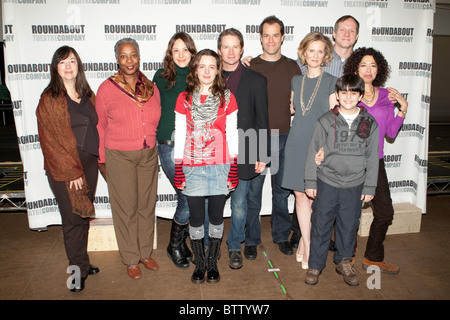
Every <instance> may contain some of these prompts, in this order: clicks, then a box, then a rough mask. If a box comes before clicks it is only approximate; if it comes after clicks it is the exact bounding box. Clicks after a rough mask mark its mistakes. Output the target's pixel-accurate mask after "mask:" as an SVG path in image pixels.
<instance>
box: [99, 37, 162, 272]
mask: <svg viewBox="0 0 450 320" xmlns="http://www.w3.org/2000/svg"><path fill="white" fill-rule="evenodd" d="M114 50H115V55H116V59H117V63H118V64H119V71H118V72H117V73H116V74H115V75H113V76H111V77H109V78H108V79H106V80H105V81H104V82H103V83H102V84H101V85H100V87H99V89H98V92H97V101H96V105H95V108H96V110H97V114H98V125H97V129H98V133H99V137H100V146H99V162H100V163H105V166H106V177H107V181H108V190H109V197H110V202H111V211H112V215H113V219H114V229H115V232H116V238H117V244H118V247H119V251H120V255H121V257H122V262H123V263H124V264H125V265H127V266H128V268H127V271H128V275H129V276H130V277H131V278H133V279H139V278H141V271H140V269H139V263H142V264H143V265H144V266H145V267H146V268H148V269H151V270H155V269H158V268H159V267H158V264H157V263H156V261H154V260H153V259H152V258H150V256H151V254H152V251H153V234H154V220H155V206H156V196H157V195H156V192H157V184H158V151H157V148H156V129H157V127H158V123H159V119H160V117H161V105H160V97H159V91H158V88H157V87H156V85H154V83H153V82H152V81H150V80H149V79H147V77H146V76H145V75H144V74H143V73H142V72H140V71H139V64H140V54H139V45H138V43H137V42H136V41H135V40H134V39H131V38H124V39H121V40H119V41H118V42H117V43H116V45H115V47H114Z"/></svg>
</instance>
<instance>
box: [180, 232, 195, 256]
mask: <svg viewBox="0 0 450 320" xmlns="http://www.w3.org/2000/svg"><path fill="white" fill-rule="evenodd" d="M181 227H182V229H183V233H182V235H181V252H182V253H183V256H185V257H186V259H187V260H188V261H192V252H191V250H189V247H188V246H187V244H186V239H187V238H188V237H189V223H187V224H185V225H182V226H181Z"/></svg>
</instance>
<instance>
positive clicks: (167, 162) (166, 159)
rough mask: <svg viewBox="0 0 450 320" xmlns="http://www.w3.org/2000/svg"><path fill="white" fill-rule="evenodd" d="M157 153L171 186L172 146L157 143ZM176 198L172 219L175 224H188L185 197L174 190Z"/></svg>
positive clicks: (173, 161)
mask: <svg viewBox="0 0 450 320" xmlns="http://www.w3.org/2000/svg"><path fill="white" fill-rule="evenodd" d="M158 153H159V161H160V162H161V166H162V168H163V170H164V172H165V173H166V175H167V178H168V179H169V181H170V183H171V184H172V185H173V178H174V176H175V160H174V159H173V146H172V145H169V144H159V143H158ZM174 189H175V191H176V192H177V196H178V203H177V208H176V209H175V214H174V216H173V219H174V220H175V222H176V223H178V224H181V225H185V224H187V223H189V207H188V203H187V200H186V196H185V195H184V194H183V193H182V192H181V190H180V189H178V188H175V186H174Z"/></svg>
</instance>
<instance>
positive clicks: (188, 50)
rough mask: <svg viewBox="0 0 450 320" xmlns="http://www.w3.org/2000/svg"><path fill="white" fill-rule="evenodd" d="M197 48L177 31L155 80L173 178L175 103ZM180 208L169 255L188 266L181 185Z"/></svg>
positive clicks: (164, 154)
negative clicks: (159, 97)
mask: <svg viewBox="0 0 450 320" xmlns="http://www.w3.org/2000/svg"><path fill="white" fill-rule="evenodd" d="M196 53H197V49H196V48H195V44H194V40H192V38H191V36H190V35H189V34H187V33H185V32H177V33H175V34H174V35H173V36H172V38H170V40H169V43H168V45H167V50H166V53H165V56H164V68H162V69H159V70H158V71H156V73H155V75H154V77H153V81H154V82H155V84H156V86H157V87H158V89H159V92H160V95H161V120H160V121H159V125H158V133H157V142H158V154H159V161H160V163H161V166H162V168H163V170H164V172H165V173H166V175H167V177H168V178H169V181H171V182H173V178H174V175H175V161H174V158H173V145H174V141H173V132H174V129H175V112H174V110H175V103H176V101H177V98H178V95H179V94H180V93H181V92H183V91H184V90H186V77H187V75H188V74H189V64H190V62H191V60H192V59H193V57H195V54H196ZM175 190H176V192H177V196H178V201H177V208H176V209H175V214H174V216H173V220H172V227H171V230H170V240H169V245H168V246H167V255H168V256H169V258H170V259H171V260H172V262H173V263H174V264H175V266H176V267H178V268H183V269H184V268H188V267H189V260H191V259H192V253H191V251H190V250H189V248H188V246H187V245H186V238H187V236H188V234H189V230H188V226H189V207H188V204H187V200H186V197H185V196H184V194H183V193H182V192H181V190H179V189H178V188H175Z"/></svg>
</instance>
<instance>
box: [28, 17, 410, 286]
mask: <svg viewBox="0 0 450 320" xmlns="http://www.w3.org/2000/svg"><path fill="white" fill-rule="evenodd" d="M358 34H359V23H358V21H357V20H356V19H355V18H354V17H352V16H343V17H341V18H339V19H338V20H337V21H336V24H335V27H334V31H333V40H334V44H333V43H332V42H331V40H330V39H329V38H328V37H326V36H324V35H322V34H321V33H318V32H311V33H309V34H308V35H306V36H305V38H304V39H303V40H302V41H301V43H300V46H299V48H298V60H297V61H295V60H292V59H290V58H287V57H286V56H284V55H283V54H282V53H281V47H282V44H283V39H284V24H283V22H282V21H281V20H280V19H278V18H277V17H275V16H269V17H267V18H266V19H264V20H263V22H262V23H261V25H260V40H261V45H262V50H263V52H262V54H261V55H259V56H257V57H256V58H251V57H246V58H243V52H244V39H243V36H242V34H241V33H240V32H239V31H238V30H237V29H234V28H230V29H227V30H225V31H223V32H222V33H221V34H220V36H219V39H218V43H217V52H216V51H214V50H211V49H204V50H201V51H198V52H197V49H196V46H195V44H194V41H193V40H192V38H191V37H190V36H189V35H188V34H187V33H184V32H179V33H176V34H174V35H173V36H172V38H171V39H170V41H169V43H168V46H167V50H166V52H165V56H164V67H163V68H162V69H160V70H158V71H157V72H156V73H155V75H154V77H153V80H152V81H151V80H150V79H148V78H147V77H146V76H145V75H144V74H143V73H142V72H141V71H140V70H139V67H140V52H139V45H138V43H137V42H136V41H135V40H134V39H131V38H124V39H121V40H119V41H118V42H117V43H116V45H115V47H114V52H115V57H116V60H117V63H118V66H119V70H118V72H117V73H116V74H114V75H113V76H111V77H109V78H108V79H106V80H105V81H104V82H103V83H102V84H101V85H100V86H99V88H98V91H97V94H94V92H93V91H92V90H91V88H90V86H89V84H88V82H87V80H86V77H85V74H84V71H83V65H82V62H81V59H80V57H79V55H78V54H77V52H76V51H75V49H73V48H71V47H68V46H63V47H60V48H59V49H57V50H56V52H55V53H54V55H53V58H52V63H51V80H50V83H49V85H48V86H47V88H45V90H44V92H43V93H42V95H41V99H40V101H39V105H38V108H37V110H36V115H37V120H38V130H39V136H40V143H41V149H42V152H43V155H44V169H45V170H46V173H47V176H48V181H49V185H50V187H51V189H52V191H53V192H54V194H55V197H56V199H57V201H58V205H59V209H60V212H61V217H62V226H63V234H64V243H65V248H66V253H67V256H68V259H69V263H70V265H75V266H78V267H79V268H80V275H81V281H78V282H75V284H74V285H73V286H71V288H70V290H71V291H81V290H83V288H84V285H85V280H86V278H87V277H88V276H89V275H93V274H96V273H98V272H99V268H97V267H95V266H93V265H91V264H90V261H89V257H88V253H87V239H88V232H89V217H90V216H92V215H93V214H94V206H93V198H94V194H95V189H96V185H97V178H98V171H100V172H101V174H102V175H103V177H104V178H105V180H106V181H107V185H108V191H109V196H110V203H111V211H112V216H113V221H114V228H115V234H116V239H117V243H118V247H119V252H120V256H121V259H122V262H123V263H124V265H126V269H127V273H128V275H129V276H130V277H131V278H133V279H139V278H141V277H142V274H141V270H140V264H142V265H144V266H145V267H146V268H148V269H150V270H156V269H158V268H159V266H158V263H157V262H156V261H155V260H154V259H152V258H151V256H152V251H153V234H154V232H155V231H154V219H155V207H156V196H157V184H158V181H157V179H158V178H157V177H158V175H157V174H158V155H159V161H160V163H161V166H162V168H163V170H164V172H165V173H166V175H167V176H168V178H169V180H170V181H171V182H173V185H174V188H175V190H176V192H177V195H178V203H177V207H176V210H175V213H174V216H173V221H172V226H171V231H170V240H169V244H168V247H167V255H168V257H169V258H170V259H171V260H172V261H173V263H174V264H175V266H176V267H178V268H188V267H189V265H190V262H192V263H194V264H195V269H194V272H193V274H192V277H191V280H192V282H194V283H202V282H204V281H205V280H206V281H207V282H210V283H215V282H217V281H219V280H220V273H219V270H218V266H217V260H218V258H219V255H220V247H221V242H222V238H223V236H224V235H223V234H224V220H223V211H224V207H225V203H226V199H227V197H228V196H230V198H231V199H230V203H231V220H230V229H229V231H228V236H227V238H226V244H227V246H228V252H229V259H230V260H229V266H230V268H232V269H239V268H241V267H242V265H243V258H242V253H241V251H242V244H244V250H243V251H244V256H245V257H246V259H248V260H253V259H255V258H256V257H257V253H258V250H257V246H258V245H259V244H260V242H261V224H260V218H259V215H260V211H261V201H262V192H263V186H264V181H265V178H266V176H267V175H270V178H271V190H272V212H271V219H270V221H271V227H272V238H273V241H274V242H275V243H277V244H278V246H279V249H280V251H281V252H283V253H284V254H287V255H293V254H294V250H295V248H296V252H295V256H296V260H297V261H298V262H301V266H302V268H303V269H306V270H308V271H307V272H306V276H305V282H306V283H307V284H310V285H314V284H316V283H317V282H318V279H319V275H320V273H321V272H322V270H323V269H324V268H325V266H326V259H327V254H328V251H329V250H333V251H335V252H334V258H333V259H334V262H335V264H336V271H337V272H338V273H339V274H342V275H343V278H344V281H345V282H346V283H347V284H349V285H358V280H357V278H356V274H355V271H354V269H353V267H352V266H353V263H354V258H355V256H356V252H357V245H356V233H357V229H358V226H359V218H360V214H361V205H362V202H370V201H371V203H372V205H373V208H374V220H373V223H372V225H371V228H370V235H369V239H368V242H367V248H366V251H365V254H364V259H363V268H367V267H369V266H371V265H376V266H378V267H379V268H380V270H381V271H383V272H387V273H397V272H398V271H399V268H398V267H397V266H394V265H391V264H388V263H386V262H385V261H384V246H383V242H384V238H385V235H386V232H387V228H388V226H389V225H390V223H391V221H392V219H393V214H394V211H393V208H392V200H391V198H390V193H389V186H388V183H387V177H386V171H385V169H384V163H383V143H384V137H385V136H389V137H392V138H393V137H395V136H396V134H397V132H398V130H399V128H400V126H401V125H402V123H403V120H404V117H405V115H406V112H407V108H408V103H407V102H406V100H405V99H404V98H403V96H402V95H401V94H399V92H398V91H397V90H395V89H392V88H388V89H385V88H383V85H384V84H385V82H386V80H387V78H388V76H389V66H388V63H387V61H386V60H385V58H384V57H383V55H382V54H381V53H380V52H379V51H377V50H375V49H373V48H359V49H356V50H354V45H355V43H356V41H357V39H358ZM394 103H398V105H399V110H398V111H397V112H396V111H395V106H394ZM291 192H293V193H294V194H295V210H294V211H295V212H294V215H293V216H292V220H291V217H290V213H289V209H288V197H289V195H290V194H291ZM333 229H334V230H335V232H334V241H332V240H331V239H332V233H333ZM292 230H293V232H292ZM291 234H292V236H291V238H290V239H289V237H290V235H291ZM187 238H189V239H190V248H189V247H188V245H187V243H186V240H187ZM191 250H192V251H191Z"/></svg>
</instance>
